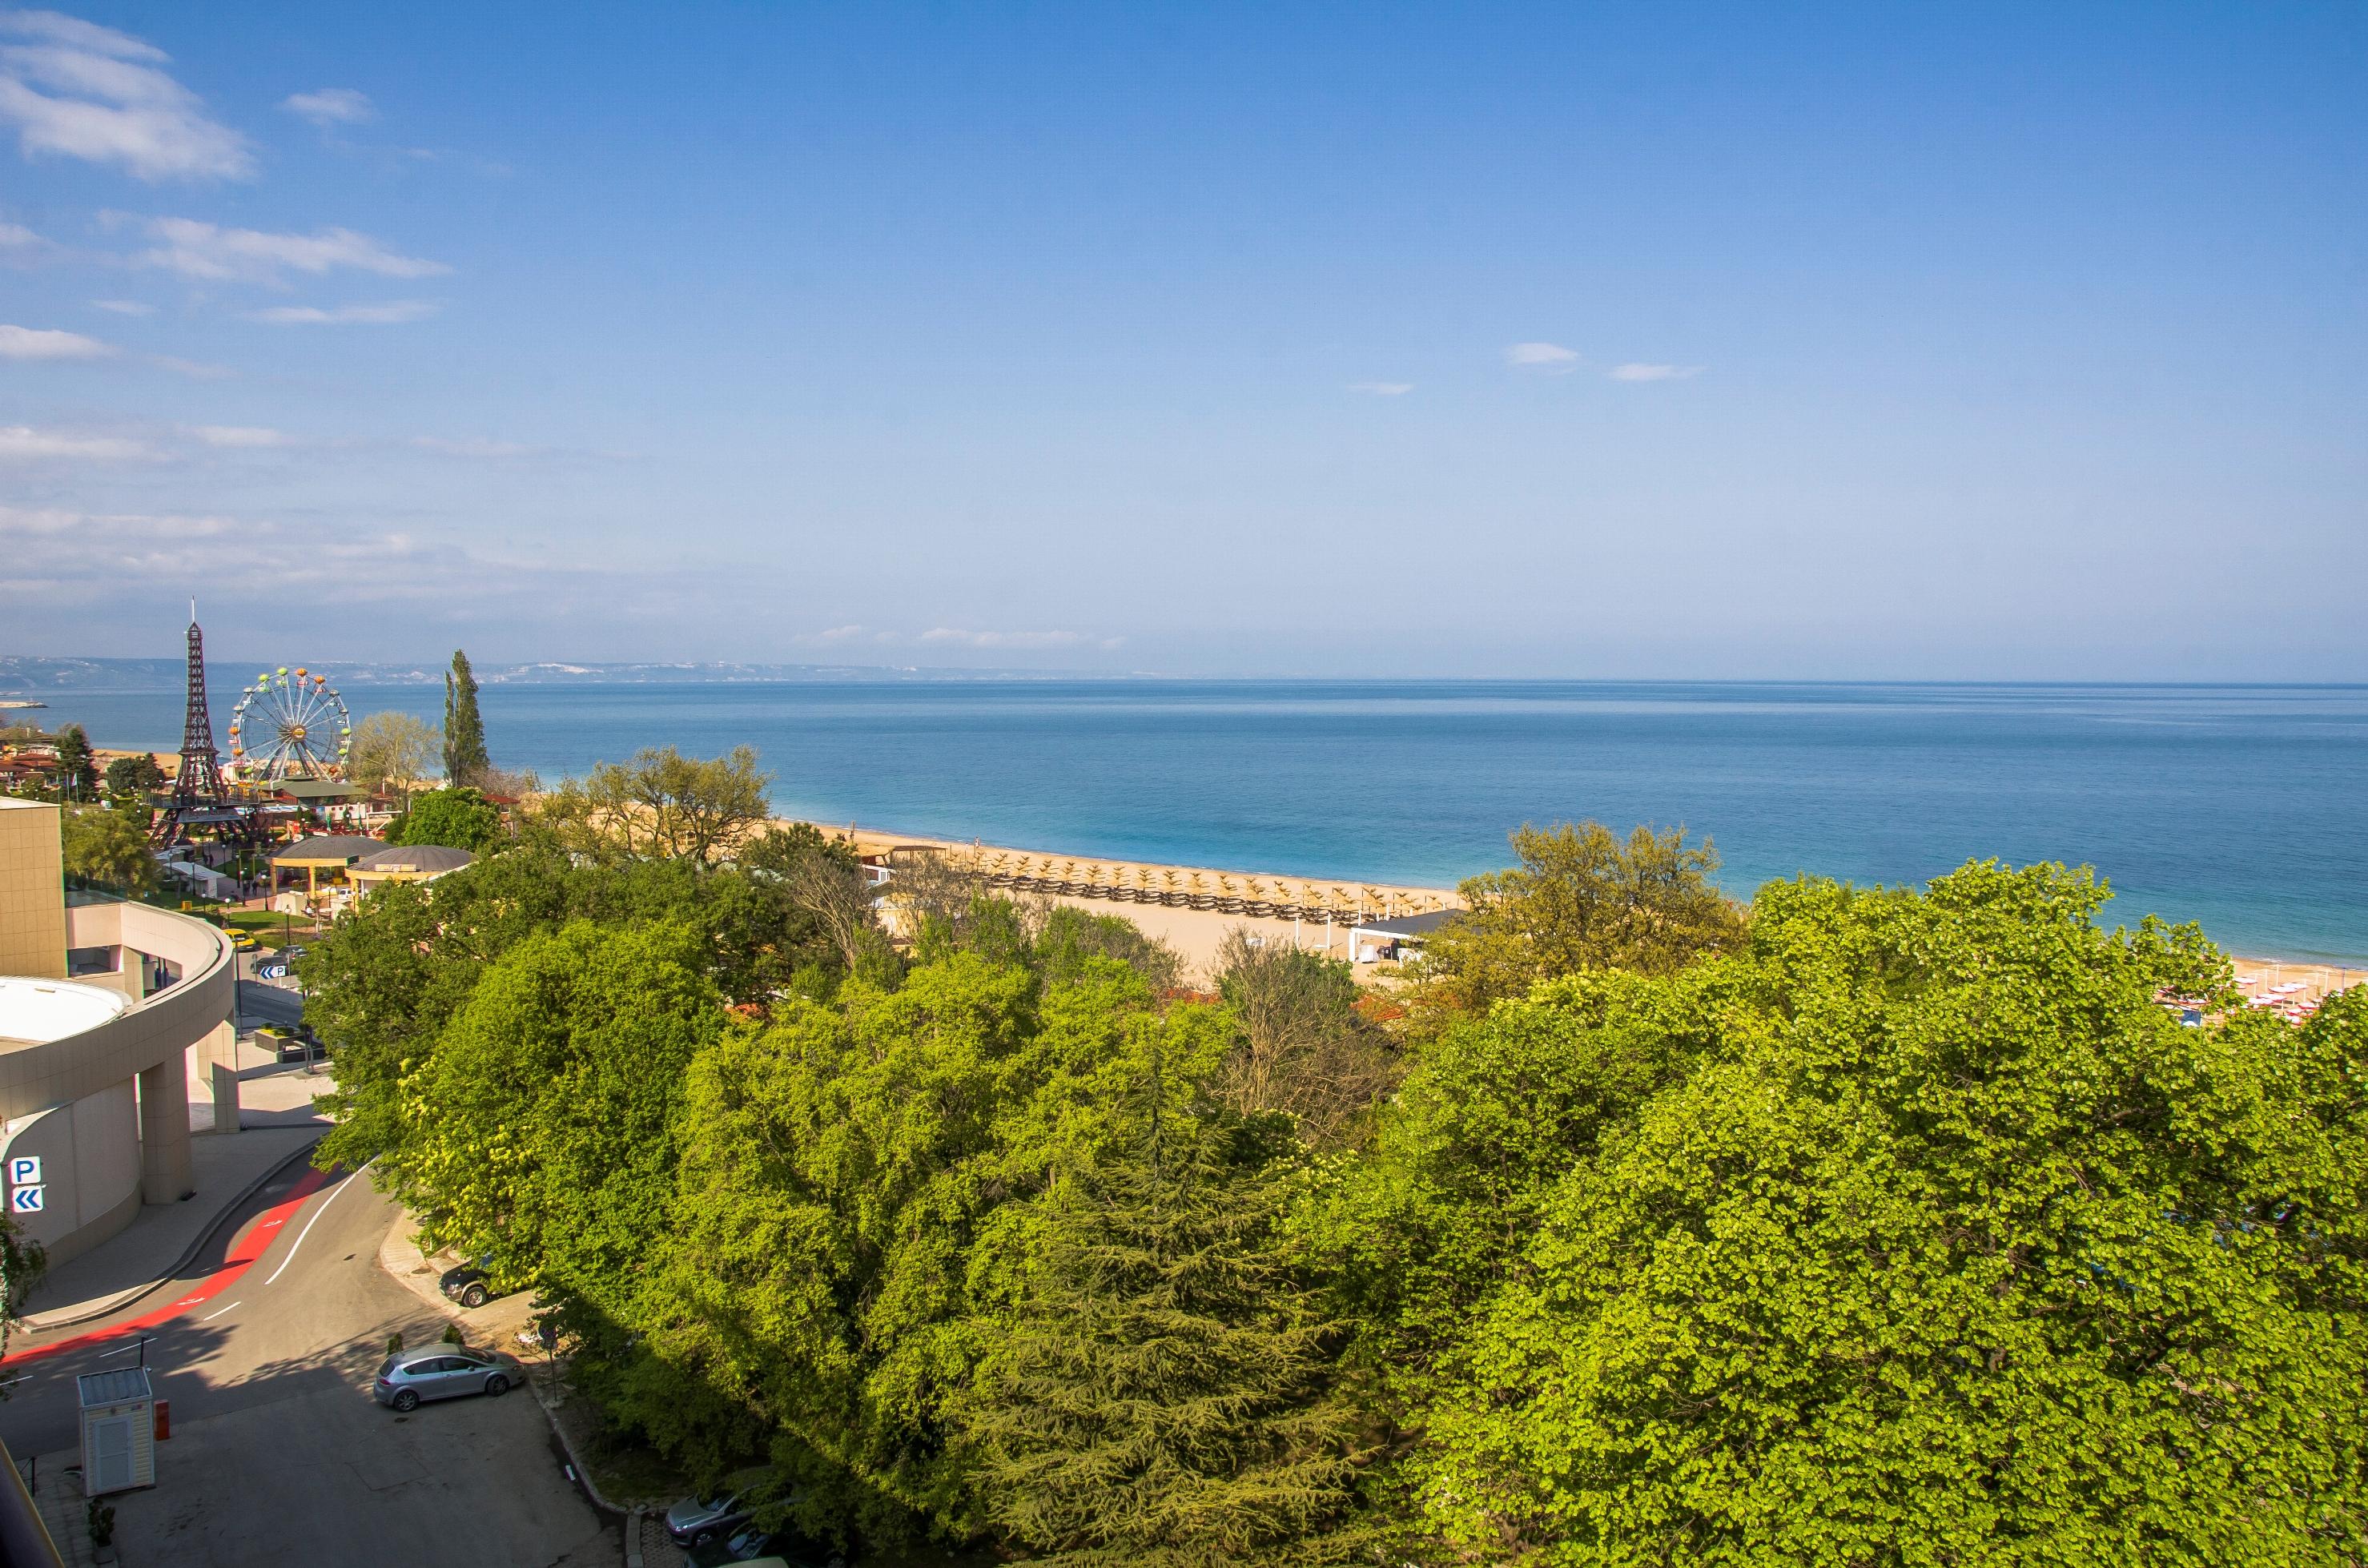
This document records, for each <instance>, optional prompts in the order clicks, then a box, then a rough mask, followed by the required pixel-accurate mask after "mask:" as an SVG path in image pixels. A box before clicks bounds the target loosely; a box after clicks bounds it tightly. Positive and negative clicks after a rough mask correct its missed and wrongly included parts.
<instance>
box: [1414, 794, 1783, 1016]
mask: <svg viewBox="0 0 2368 1568" xmlns="http://www.w3.org/2000/svg"><path fill="white" fill-rule="evenodd" d="M1512 844H1513V852H1514V854H1515V855H1517V856H1519V857H1520V865H1518V866H1514V867H1512V868H1510V869H1507V870H1502V871H1492V872H1490V873H1488V874H1487V875H1486V876H1480V877H1474V878H1472V879H1471V880H1469V881H1465V882H1464V883H1463V885H1462V888H1461V889H1460V892H1462V894H1463V902H1464V904H1465V906H1466V912H1465V913H1464V914H1463V915H1461V916H1460V917H1458V918H1457V919H1455V920H1452V921H1450V922H1449V923H1448V924H1447V925H1445V926H1441V927H1440V929H1438V930H1437V931H1434V932H1432V933H1431V935H1430V937H1429V941H1428V943H1427V944H1426V946H1425V947H1424V949H1423V955H1422V960H1421V963H1420V965H1419V966H1418V973H1419V975H1420V978H1421V979H1422V981H1423V983H1424V989H1425V990H1426V991H1427V992H1429V994H1432V995H1433V996H1435V997H1437V998H1438V999H1440V1000H1443V1001H1445V1002H1446V1003H1448V1004H1449V1005H1451V1006H1458V1007H1463V1008H1466V1009H1475V1010H1476V1009H1481V1008H1486V1006H1488V1005H1489V1004H1490V1003H1492V1002H1495V1001H1497V1000H1499V999H1500V998H1503V997H1507V996H1519V995H1520V994H1523V993H1524V992H1526V991H1528V990H1529V988H1530V987H1531V985H1532V984H1534V983H1536V982H1538V981H1541V980H1550V979H1553V978H1554V977H1556V976H1558V975H1565V974H1575V973H1577V972H1578V971H1580V970H1586V969H1633V970H1636V971H1640V972H1643V973H1646V974H1666V973H1668V972H1669V971H1673V970H1677V969H1681V968H1683V967H1684V966H1685V965H1686V964H1688V963H1691V961H1693V960H1695V959H1696V958H1698V957H1700V956H1701V955H1702V954H1704V953H1714V952H1720V951H1724V950H1725V949H1731V948H1733V947H1735V946H1736V945H1738V944H1739V943H1740V942H1741V941H1742V939H1743V933H1744V928H1745V923H1744V919H1743V915H1742V912H1741V911H1740V910H1738V909H1737V908H1736V906H1735V905H1734V904H1733V903H1730V902H1729V901H1728V900H1727V899H1726V898H1725V896H1724V895H1723V894H1721V893H1720V892H1719V891H1718V890H1717V889H1716V888H1715V887H1713V886H1712V885H1711V881H1710V877H1711V873H1712V872H1713V871H1715V870H1717V869H1718V854H1717V851H1716V850H1715V849H1713V847H1712V846H1711V843H1710V841H1709V840H1708V839H1704V840H1703V841H1702V844H1701V845H1700V846H1695V847H1689V846H1687V844H1686V834H1685V830H1684V829H1683V828H1673V829H1671V830H1670V831H1668V832H1667V833H1659V832H1656V831H1655V830H1654V829H1652V828H1650V827H1644V826H1639V827H1638V828H1637V829H1636V830H1635V831H1634V832H1633V833H1631V834H1630V835H1628V842H1627V843H1626V844H1625V845H1622V843H1621V842H1620V841H1619V840H1618V839H1617V838H1615V837H1613V836H1612V834H1611V829H1609V828H1607V827H1605V826H1604V825H1603V824H1600V823H1593V822H1590V823H1582V824H1578V825H1577V826H1573V825H1572V824H1569V823H1564V824H1560V825H1558V826H1556V827H1554V828H1552V829H1540V828H1534V827H1529V826H1523V827H1521V828H1519V829H1517V830H1516V831H1515V832H1514V833H1513V835H1512Z"/></svg>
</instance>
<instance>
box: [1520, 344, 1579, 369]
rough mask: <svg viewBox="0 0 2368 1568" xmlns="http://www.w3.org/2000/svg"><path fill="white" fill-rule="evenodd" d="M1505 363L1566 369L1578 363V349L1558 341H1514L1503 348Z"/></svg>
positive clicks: (1536, 367)
mask: <svg viewBox="0 0 2368 1568" xmlns="http://www.w3.org/2000/svg"><path fill="white" fill-rule="evenodd" d="M1505 363H1506V364H1508V365H1522V366H1527V367H1529V368H1531V369H1543V370H1567V369H1570V368H1571V367H1572V366H1573V365H1576V364H1577V363H1578V351H1577V349H1575V348H1565V347H1563V346H1562V345H1561V344H1559V343H1516V344H1514V345H1513V346H1512V347H1509V348H1508V349H1506V350H1505Z"/></svg>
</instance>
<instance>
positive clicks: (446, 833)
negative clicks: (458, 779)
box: [386, 787, 502, 855]
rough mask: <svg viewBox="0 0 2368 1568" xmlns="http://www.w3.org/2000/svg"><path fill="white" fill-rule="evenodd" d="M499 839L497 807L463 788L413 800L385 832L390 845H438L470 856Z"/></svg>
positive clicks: (429, 793) (498, 813)
mask: <svg viewBox="0 0 2368 1568" xmlns="http://www.w3.org/2000/svg"><path fill="white" fill-rule="evenodd" d="M501 837H502V813H501V810H500V808H498V807H496V806H495V805H493V804H491V803H490V802H489V801H486V799H485V798H484V796H483V795H481V794H479V793H478V792H477V791H476V790H472V789H468V788H466V787H463V788H461V789H444V790H428V791H427V793H426V794H423V795H418V796H416V797H414V798H413V799H412V800H411V801H409V802H408V803H406V804H405V805H404V810H403V814H402V815H401V816H399V817H397V818H395V819H394V821H393V822H392V823H390V824H388V825H387V830H386V841H387V842H388V843H389V844H440V845H442V846H445V847H446V848H448V849H465V850H467V851H469V853H471V854H472V855H482V854H484V852H485V851H486V850H488V849H490V848H492V847H493V846H495V844H497V843H499V842H500V841H501Z"/></svg>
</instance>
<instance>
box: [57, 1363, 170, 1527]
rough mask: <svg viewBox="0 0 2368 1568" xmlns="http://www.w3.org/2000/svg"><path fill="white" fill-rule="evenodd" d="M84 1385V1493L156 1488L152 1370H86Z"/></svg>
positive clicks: (154, 1411) (102, 1494) (86, 1494)
mask: <svg viewBox="0 0 2368 1568" xmlns="http://www.w3.org/2000/svg"><path fill="white" fill-rule="evenodd" d="M74 1381H75V1382H76V1383H78V1384H80V1385H81V1387H82V1494H83V1495H84V1496H85V1497H103V1496H105V1495H106V1494H108V1493H110V1492H129V1491H130V1490H131V1489H132V1488H133V1487H135V1486H154V1485H155V1484H156V1391H155V1390H154V1388H153V1387H151V1386H150V1385H149V1382H148V1369H147V1368H145V1367H125V1368H122V1369H120V1370H117V1371H112V1372H85V1373H84V1374H83V1375H82V1376H81V1377H79V1378H76V1379H75V1380H74Z"/></svg>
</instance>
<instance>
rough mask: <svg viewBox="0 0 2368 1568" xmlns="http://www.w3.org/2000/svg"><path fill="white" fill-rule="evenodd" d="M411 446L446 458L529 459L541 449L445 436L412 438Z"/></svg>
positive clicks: (513, 442) (502, 442)
mask: <svg viewBox="0 0 2368 1568" xmlns="http://www.w3.org/2000/svg"><path fill="white" fill-rule="evenodd" d="M411 444H412V445H413V446H415V447H416V448H418V449H420V450H421V451H423V452H436V453H438V454H440V455H442V456H444V457H448V458H530V457H534V456H536V455H537V454H539V453H541V451H542V450H543V449H542V448H541V447H527V446H520V445H519V444H518V442H516V441H486V440H479V439H476V438H474V437H461V438H460V439H457V440H456V439H453V438H451V437H445V436H414V437H412V438H411Z"/></svg>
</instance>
